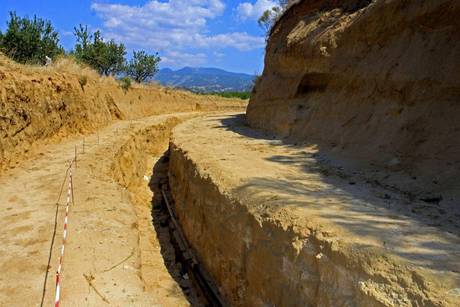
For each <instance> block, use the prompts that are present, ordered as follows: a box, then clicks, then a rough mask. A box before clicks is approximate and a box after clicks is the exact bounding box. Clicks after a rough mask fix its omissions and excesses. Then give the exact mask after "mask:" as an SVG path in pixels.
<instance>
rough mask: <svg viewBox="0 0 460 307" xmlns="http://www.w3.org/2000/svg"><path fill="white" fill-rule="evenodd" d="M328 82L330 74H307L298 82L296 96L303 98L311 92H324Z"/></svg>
mask: <svg viewBox="0 0 460 307" xmlns="http://www.w3.org/2000/svg"><path fill="white" fill-rule="evenodd" d="M330 80H331V75H330V74H323V73H308V74H306V75H304V77H303V78H302V80H301V81H300V83H299V86H298V87H297V92H296V96H297V97H298V96H304V95H306V94H308V93H311V92H324V91H325V90H326V88H327V85H328V84H329V81H330Z"/></svg>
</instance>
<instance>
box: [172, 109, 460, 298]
mask: <svg viewBox="0 0 460 307" xmlns="http://www.w3.org/2000/svg"><path fill="white" fill-rule="evenodd" d="M346 166H347V165H346V161H345V160H343V159H342V160H341V159H338V158H337V155H335V154H334V153H333V152H328V151H326V150H324V149H323V147H318V146H315V145H309V146H302V145H301V144H287V143H284V142H283V141H281V140H277V139H275V138H273V137H271V136H270V135H268V134H262V133H260V132H257V131H256V130H253V129H251V128H249V127H248V126H247V125H246V122H245V116H244V115H235V114H233V115H226V116H219V115H214V116H208V117H206V118H198V119H192V120H190V121H187V122H186V123H184V124H181V125H179V126H178V127H176V128H175V129H174V130H173V136H172V139H171V144H170V166H169V167H170V169H169V180H170V186H171V189H172V195H173V197H174V199H175V202H176V212H177V215H178V217H179V219H180V223H181V225H182V227H183V230H184V232H185V235H186V236H187V239H188V240H189V242H190V244H191V245H192V247H193V248H194V250H195V253H196V254H197V255H198V258H199V259H200V260H201V261H202V262H203V265H204V267H205V268H206V270H207V271H208V272H209V273H210V275H211V276H212V277H213V278H214V280H215V281H216V282H217V284H218V285H219V287H220V291H221V293H222V294H223V295H224V297H225V299H227V300H228V301H229V302H230V303H231V304H232V305H235V306H243V305H244V306H458V305H459V302H460V238H459V235H460V225H459V223H458V221H459V217H460V215H459V214H460V213H459V212H455V211H454V210H452V209H451V210H444V209H443V208H441V207H440V206H439V205H438V204H437V203H436V202H433V201H431V200H425V201H422V200H414V199H407V196H406V195H405V194H403V193H400V192H398V191H397V190H395V189H387V188H385V187H384V186H382V185H380V184H379V183H378V182H377V181H376V180H373V179H372V174H366V176H363V174H362V173H361V172H360V170H359V169H356V170H354V171H350V172H348V171H347V167H346ZM380 176H381V174H378V175H376V178H380Z"/></svg>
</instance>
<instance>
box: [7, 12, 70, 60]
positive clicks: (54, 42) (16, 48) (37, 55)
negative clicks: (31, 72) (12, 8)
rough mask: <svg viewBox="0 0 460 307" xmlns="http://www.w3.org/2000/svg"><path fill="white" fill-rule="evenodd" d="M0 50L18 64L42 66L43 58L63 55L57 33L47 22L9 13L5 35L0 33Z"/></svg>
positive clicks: (35, 17)
mask: <svg viewBox="0 0 460 307" xmlns="http://www.w3.org/2000/svg"><path fill="white" fill-rule="evenodd" d="M0 50H1V51H2V52H3V53H4V54H6V55H7V56H8V57H10V58H12V59H13V60H15V61H17V62H19V63H23V64H24V63H29V64H44V63H45V57H46V56H48V57H50V58H55V57H56V56H57V55H58V54H61V53H64V50H63V49H62V47H60V46H59V37H58V32H57V31H55V30H54V28H53V26H52V24H51V22H50V21H48V20H44V19H41V18H38V17H37V16H34V18H33V19H29V18H27V17H24V18H21V17H18V16H17V15H16V13H15V12H10V20H9V21H8V22H7V29H6V32H5V33H0Z"/></svg>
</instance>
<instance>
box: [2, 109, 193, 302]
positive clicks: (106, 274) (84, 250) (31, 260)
mask: <svg viewBox="0 0 460 307" xmlns="http://www.w3.org/2000/svg"><path fill="white" fill-rule="evenodd" d="M189 116H191V115H190V114H189V115H187V114H185V115H184V114H182V115H177V116H170V115H163V116H154V117H150V118H146V119H142V120H138V121H134V122H133V123H130V122H129V121H121V122H117V123H115V124H114V125H112V126H110V127H108V128H105V129H103V130H101V131H100V135H99V139H100V141H99V142H100V144H97V135H92V136H90V137H88V138H86V149H85V153H84V154H82V155H80V159H81V160H80V161H79V162H78V168H77V169H76V171H75V198H76V202H75V205H74V206H73V207H72V209H71V213H70V224H69V240H68V242H67V246H66V256H65V260H64V272H63V292H62V300H63V304H64V306H101V305H102V306H103V305H106V304H105V303H104V299H105V300H107V301H106V302H109V303H110V305H112V306H128V305H131V306H134V305H135V306H152V305H155V304H159V305H163V306H183V305H188V304H189V303H188V301H187V299H186V297H185V295H184V294H183V293H182V290H181V289H180V287H179V286H178V284H177V282H176V281H175V280H174V279H173V277H171V275H170V273H169V272H168V270H167V268H166V267H165V264H164V261H163V257H162V255H161V254H160V244H159V241H158V238H157V237H158V234H157V233H155V230H154V228H153V226H152V223H151V218H150V214H151V213H150V211H151V210H150V207H149V205H150V200H151V196H152V195H151V193H150V194H149V193H148V192H149V191H150V190H149V189H148V182H146V181H143V180H140V181H139V180H138V181H136V182H137V183H138V185H137V186H136V188H137V191H138V192H139V191H140V193H141V194H142V193H144V195H143V198H142V199H143V200H144V202H140V201H137V200H135V199H132V198H131V197H130V193H129V189H128V190H125V189H123V188H120V186H119V185H118V184H117V183H116V182H115V181H114V180H113V179H112V176H113V173H114V172H115V171H116V170H117V168H122V167H120V166H119V165H117V164H116V163H115V162H114V161H117V159H116V157H115V156H116V155H117V154H120V153H121V154H124V155H127V156H128V157H129V158H130V159H131V160H135V159H137V158H138V157H137V156H136V154H137V153H136V152H135V151H131V152H130V151H126V150H125V151H120V150H121V148H122V147H123V146H124V145H125V144H126V143H129V142H130V140H131V139H132V138H134V137H136V136H138V135H140V134H142V131H143V129H150V130H149V133H152V134H151V136H150V137H151V143H152V144H156V143H155V142H157V143H158V144H156V145H155V147H156V150H159V149H162V150H164V149H165V148H166V147H167V141H168V139H167V138H164V137H163V138H157V137H156V134H155V133H156V132H155V131H157V130H158V131H161V135H163V136H164V135H166V134H167V133H168V131H169V130H168V129H170V128H171V127H172V126H173V125H174V124H176V123H177V122H179V121H180V119H181V118H182V119H183V118H185V117H189ZM155 129H157V130H155ZM75 145H77V146H78V149H79V151H80V152H81V150H82V142H81V139H72V140H69V141H66V142H64V143H62V144H58V145H51V146H48V147H46V148H45V149H44V150H43V152H42V153H41V154H40V155H39V157H38V158H36V159H34V160H31V161H27V162H24V163H23V164H21V165H20V166H19V167H17V168H16V169H14V170H10V171H8V172H6V173H4V174H3V175H2V176H1V177H0V208H1V209H0V220H1V221H2V224H1V225H2V231H1V232H0V242H1V246H2V248H1V250H0V271H1V274H0V305H2V306H9V305H22V306H37V305H39V303H40V299H41V293H42V286H43V281H44V276H45V271H46V266H47V262H48V255H49V248H50V240H51V237H52V233H53V225H54V215H55V209H56V206H55V203H56V200H57V197H58V194H59V190H60V187H61V183H62V180H63V178H64V174H65V170H66V163H67V161H69V160H70V159H72V158H73V155H74V147H75ZM144 156H145V154H144ZM144 156H143V157H144ZM150 162H152V158H151V157H150ZM114 163H115V164H114ZM137 163H138V164H139V165H144V164H145V161H140V160H139V161H137ZM143 163H144V164H143ZM151 165H153V164H151ZM151 165H150V168H147V167H145V166H144V167H143V168H140V170H141V171H142V170H143V171H146V172H147V174H151ZM121 173H123V172H121ZM141 184H142V186H140V185H141ZM142 191H143V192H142ZM64 201H65V196H63V197H62V198H61V200H60V202H59V204H60V213H59V216H58V219H57V220H58V227H57V236H56V243H55V246H54V248H53V257H52V260H51V268H50V275H49V278H48V283H47V292H46V300H45V305H48V306H49V305H50V304H51V303H52V300H53V299H54V289H55V286H54V283H55V274H54V272H55V270H56V265H57V262H58V258H57V256H58V250H59V248H60V245H61V240H62V239H61V238H62V222H63V211H64V205H63V202H64ZM141 249H142V251H141ZM163 252H165V251H164V250H163ZM114 266H115V267H114ZM88 279H90V280H92V281H91V282H92V284H93V285H94V287H95V288H96V289H97V291H98V292H99V294H97V293H96V292H95V290H94V288H91V287H90V286H89V283H88Z"/></svg>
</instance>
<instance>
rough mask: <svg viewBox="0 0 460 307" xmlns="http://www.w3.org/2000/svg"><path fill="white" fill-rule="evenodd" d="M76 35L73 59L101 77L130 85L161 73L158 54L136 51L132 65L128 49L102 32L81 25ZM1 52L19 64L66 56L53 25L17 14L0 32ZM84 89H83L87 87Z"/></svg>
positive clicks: (12, 13)
mask: <svg viewBox="0 0 460 307" xmlns="http://www.w3.org/2000/svg"><path fill="white" fill-rule="evenodd" d="M74 35H75V38H76V44H75V46H74V48H73V50H71V51H70V52H69V55H71V56H72V57H73V58H74V59H75V60H76V61H77V62H78V63H83V64H86V65H88V66H89V67H91V68H93V69H95V70H96V71H97V72H99V74H101V75H104V76H114V77H118V78H121V77H124V78H125V79H124V80H123V82H122V84H125V85H126V84H128V82H127V80H126V78H132V79H133V80H134V81H137V82H139V83H140V82H145V81H146V80H147V79H148V78H151V77H153V76H154V75H155V73H156V72H158V64H159V62H160V60H161V58H160V57H159V56H158V53H155V54H152V55H149V54H147V53H146V52H145V51H134V52H133V58H132V59H131V60H130V61H129V62H128V61H127V60H126V47H125V45H124V44H123V43H117V42H115V41H114V40H104V38H103V37H102V34H101V32H100V31H96V32H94V33H90V32H89V30H88V27H87V26H83V25H79V26H78V27H75V29H74ZM0 52H2V53H4V54H5V55H6V56H8V57H9V58H11V59H13V60H15V61H16V62H19V63H23V64H26V63H27V64H41V65H43V64H46V63H47V62H48V63H49V62H50V61H51V60H52V59H53V60H54V59H56V57H57V56H58V55H65V51H64V49H63V48H62V47H61V46H60V45H59V34H58V32H57V31H56V30H55V29H54V27H53V25H52V24H51V22H50V21H48V20H44V19H41V18H38V17H37V16H34V18H33V19H29V18H28V17H18V16H17V15H16V13H15V12H11V13H10V20H9V21H8V22H7V28H6V31H5V33H2V32H1V31H0ZM82 83H84V82H82ZM81 86H82V88H83V87H84V84H82V85H81ZM125 88H129V86H125Z"/></svg>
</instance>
